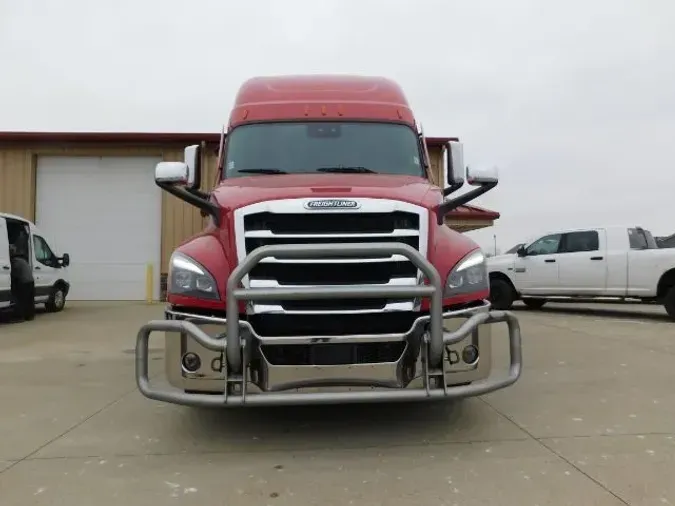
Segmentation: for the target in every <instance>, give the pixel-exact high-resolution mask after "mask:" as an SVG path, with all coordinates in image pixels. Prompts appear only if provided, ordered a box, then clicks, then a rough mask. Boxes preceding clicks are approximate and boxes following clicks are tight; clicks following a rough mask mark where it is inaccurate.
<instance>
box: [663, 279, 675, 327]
mask: <svg viewBox="0 0 675 506" xmlns="http://www.w3.org/2000/svg"><path fill="white" fill-rule="evenodd" d="M663 307H665V308H666V313H668V316H670V317H671V318H672V319H673V320H675V286H671V287H670V288H669V289H668V291H667V292H666V296H665V297H664V298H663Z"/></svg>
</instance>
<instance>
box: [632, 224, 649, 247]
mask: <svg viewBox="0 0 675 506" xmlns="http://www.w3.org/2000/svg"><path fill="white" fill-rule="evenodd" d="M628 243H629V245H630V249H648V248H649V243H648V242H647V238H646V237H645V234H644V233H643V232H642V231H641V230H638V229H637V228H629V229H628Z"/></svg>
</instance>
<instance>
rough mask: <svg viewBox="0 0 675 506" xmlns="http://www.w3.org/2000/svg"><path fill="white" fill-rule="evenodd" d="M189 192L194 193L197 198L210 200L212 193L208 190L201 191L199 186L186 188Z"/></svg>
mask: <svg viewBox="0 0 675 506" xmlns="http://www.w3.org/2000/svg"><path fill="white" fill-rule="evenodd" d="M185 189H186V190H187V191H188V192H190V193H192V195H194V196H195V197H197V198H200V199H202V200H209V197H210V194H209V193H207V192H203V191H201V190H200V189H199V188H185Z"/></svg>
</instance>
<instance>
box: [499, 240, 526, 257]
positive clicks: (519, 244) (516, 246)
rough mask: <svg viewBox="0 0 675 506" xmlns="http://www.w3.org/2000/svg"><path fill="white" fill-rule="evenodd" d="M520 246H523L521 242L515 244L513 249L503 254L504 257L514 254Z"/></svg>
mask: <svg viewBox="0 0 675 506" xmlns="http://www.w3.org/2000/svg"><path fill="white" fill-rule="evenodd" d="M521 246H525V243H524V242H521V243H518V244H516V245H515V246H514V247H513V248H511V249H510V250H508V251H507V252H506V253H504V254H505V255H511V254H513V253H515V252H516V251H518V248H520V247H521Z"/></svg>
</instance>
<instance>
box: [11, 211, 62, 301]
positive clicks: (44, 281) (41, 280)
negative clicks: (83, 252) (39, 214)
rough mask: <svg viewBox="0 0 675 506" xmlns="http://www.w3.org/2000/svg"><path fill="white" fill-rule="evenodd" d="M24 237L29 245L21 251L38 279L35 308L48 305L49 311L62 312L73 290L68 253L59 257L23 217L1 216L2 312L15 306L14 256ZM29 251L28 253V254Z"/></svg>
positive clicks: (25, 245)
mask: <svg viewBox="0 0 675 506" xmlns="http://www.w3.org/2000/svg"><path fill="white" fill-rule="evenodd" d="M21 234H24V235H23V237H24V238H25V237H27V238H28V241H26V242H27V244H25V243H24V245H23V246H22V247H21V246H20V247H19V252H20V253H21V252H22V250H23V253H24V255H26V254H27V258H26V259H27V260H28V261H29V263H30V265H31V267H32V270H33V278H34V279H35V304H44V305H45V307H46V308H47V311H50V312H56V311H61V310H62V309H63V307H64V306H65V304H66V297H67V295H68V291H69V289H70V282H69V279H68V269H67V267H68V265H69V264H70V257H69V256H68V253H64V254H63V255H62V256H57V255H56V254H55V253H54V252H53V250H52V249H51V248H50V247H49V244H48V243H47V240H46V239H45V237H44V235H43V234H42V233H41V232H40V231H39V230H38V228H37V227H36V226H35V224H33V223H31V222H30V221H28V220H25V219H23V218H21V217H19V216H14V215H11V214H5V213H0V309H4V308H8V307H10V306H12V304H13V301H12V292H11V286H12V284H11V270H12V268H11V263H10V259H11V253H10V251H11V250H13V249H14V247H15V246H17V244H16V242H17V240H18V238H19V237H20V236H21ZM26 249H27V251H26Z"/></svg>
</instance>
